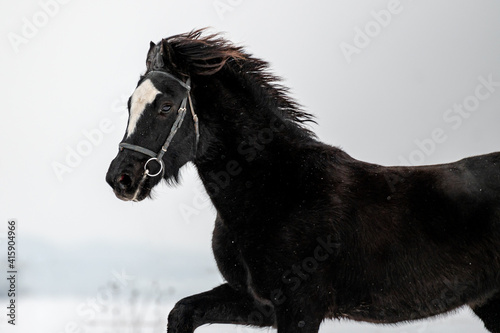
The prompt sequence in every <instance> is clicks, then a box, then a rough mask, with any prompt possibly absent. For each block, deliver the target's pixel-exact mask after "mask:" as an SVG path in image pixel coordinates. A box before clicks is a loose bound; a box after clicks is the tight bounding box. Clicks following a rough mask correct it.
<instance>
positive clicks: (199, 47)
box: [148, 29, 314, 136]
mask: <svg viewBox="0 0 500 333" xmlns="http://www.w3.org/2000/svg"><path fill="white" fill-rule="evenodd" d="M204 31H205V29H199V30H193V31H191V32H188V33H184V34H178V35H174V36H171V37H168V38H166V39H163V40H162V42H161V43H159V44H158V46H159V47H161V48H163V52H164V53H165V54H166V56H167V57H168V59H169V61H168V62H167V63H166V64H165V65H167V66H168V65H170V66H171V68H170V70H171V71H173V72H175V73H177V74H178V75H180V76H184V77H187V76H196V75H202V76H208V75H215V74H217V73H219V72H226V73H232V74H234V76H236V77H238V78H239V79H243V80H245V85H246V86H248V87H249V88H250V89H252V90H253V92H254V94H255V95H256V96H262V97H261V98H259V100H261V101H262V102H266V103H268V104H269V106H270V108H271V109H272V110H277V111H278V112H281V114H282V116H283V117H284V118H286V119H289V120H291V121H293V122H295V123H296V125H297V126H298V127H300V128H301V129H302V130H304V131H305V132H307V133H308V135H310V136H314V133H313V132H312V131H310V130H309V129H308V128H306V127H305V126H304V124H305V123H307V122H313V123H314V116H313V115H311V114H309V113H307V112H305V111H304V110H303V109H302V107H301V106H300V104H298V103H297V102H296V101H295V100H294V99H293V98H292V97H290V95H289V89H288V88H287V87H285V86H283V85H282V84H281V83H280V82H281V81H282V80H281V78H280V77H278V76H275V75H274V74H272V73H271V72H270V71H269V63H268V62H266V61H264V60H261V59H259V58H256V57H253V56H252V55H251V54H249V53H247V52H245V51H244V49H243V47H241V46H236V45H234V44H233V43H231V42H230V41H228V40H226V39H224V38H223V37H222V36H221V35H220V34H211V35H203V33H204ZM152 51H153V52H152ZM155 51H156V52H157V50H150V54H152V55H150V56H148V69H149V68H150V67H151V63H152V62H153V60H151V59H154V56H155V55H156V54H155Z"/></svg>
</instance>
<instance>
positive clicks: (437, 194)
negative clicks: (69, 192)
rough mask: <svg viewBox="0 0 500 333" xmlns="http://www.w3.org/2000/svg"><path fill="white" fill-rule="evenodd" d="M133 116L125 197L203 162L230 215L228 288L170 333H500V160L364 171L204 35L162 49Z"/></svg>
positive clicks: (217, 202)
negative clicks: (465, 313)
mask: <svg viewBox="0 0 500 333" xmlns="http://www.w3.org/2000/svg"><path fill="white" fill-rule="evenodd" d="M129 112H130V117H129V121H128V125H127V126H128V127H127V131H126V133H125V136H124V139H123V141H122V143H121V144H120V150H119V152H118V155H117V156H116V158H115V159H114V160H113V162H112V163H111V166H110V168H109V171H108V173H107V176H106V180H107V182H108V183H109V184H110V185H111V186H112V188H113V190H114V192H115V194H116V196H117V197H118V198H120V199H122V200H134V201H140V200H142V199H144V198H146V197H148V196H149V194H150V192H151V189H152V188H153V187H154V186H155V185H156V184H157V183H159V182H160V181H161V179H165V180H166V181H167V182H176V181H177V180H178V173H179V169H180V168H181V167H182V166H183V165H185V164H186V163H187V162H192V163H193V164H194V166H195V167H196V169H197V171H198V174H199V176H200V178H201V180H202V181H203V184H204V186H205V189H206V191H207V192H208V194H209V196H210V199H211V201H212V203H213V205H214V206H215V208H216V209H217V218H216V221H215V229H214V233H213V251H214V255H215V258H216V261H217V264H218V267H219V270H220V272H221V273H222V275H223V276H224V278H225V280H226V281H227V283H225V284H223V285H221V286H219V287H217V288H215V289H213V290H210V291H207V292H204V293H201V294H198V295H194V296H191V297H187V298H184V299H182V300H180V301H179V302H178V303H177V304H176V305H175V307H174V309H173V310H172V311H171V313H170V315H169V317H168V332H172V333H173V332H177V333H185V332H193V330H194V329H196V328H197V327H199V326H200V325H203V324H208V323H231V324H243V325H254V326H261V327H264V326H274V327H277V329H278V332H281V333H285V332H287V333H289V332H317V331H318V329H319V326H320V324H321V322H322V321H323V320H324V319H325V318H348V319H353V320H359V321H368V322H373V323H397V322H402V321H410V320H415V319H420V318H425V317H429V316H434V315H437V314H441V313H445V312H448V311H450V310H453V309H457V308H459V307H461V306H463V305H468V306H470V307H471V308H472V309H473V310H474V312H475V313H476V314H477V315H478V316H479V318H481V319H482V320H483V322H484V324H485V326H486V328H487V329H488V330H490V331H491V332H500V293H499V291H500V276H499V272H500V154H499V153H493V154H489V155H483V156H477V157H470V158H466V159H463V160H461V161H458V162H455V163H450V164H443V165H433V166H421V167H383V166H379V165H374V164H369V163H365V162H361V161H357V160H355V159H353V158H352V157H350V156H349V155H347V154H346V153H345V152H343V151H342V150H341V149H338V148H336V147H332V146H329V145H327V144H324V143H322V142H319V141H318V140H317V138H316V137H315V136H314V134H313V133H312V132H311V131H310V130H308V129H307V128H306V127H305V124H306V123H307V122H308V121H312V116H311V115H310V114H308V113H306V112H304V111H303V110H302V109H301V108H300V106H299V105H298V104H297V103H296V102H295V101H294V100H293V99H291V98H290V97H289V95H288V93H287V89H286V88H285V87H283V86H282V85H280V84H279V80H278V78H277V77H275V76H273V75H272V74H270V73H269V71H268V65H267V63H266V62H264V61H262V60H259V59H257V58H255V57H253V56H251V55H250V54H248V53H247V52H245V51H244V50H243V49H242V48H241V47H238V46H235V45H233V44H232V43H230V42H229V41H227V40H225V39H224V38H223V37H221V36H220V35H206V34H205V33H204V32H203V31H200V30H198V31H193V32H190V33H186V34H180V35H176V36H172V37H170V38H167V39H163V40H162V41H161V42H159V43H158V44H154V43H151V47H150V50H149V52H148V56H147V70H146V73H145V74H144V75H143V76H141V78H140V80H139V82H138V84H137V88H136V90H135V92H134V93H133V95H132V97H131V98H130V100H129ZM198 117H199V119H198Z"/></svg>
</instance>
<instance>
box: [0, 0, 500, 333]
mask: <svg viewBox="0 0 500 333" xmlns="http://www.w3.org/2000/svg"><path fill="white" fill-rule="evenodd" d="M61 2H62V0H61ZM391 4H392V5H391ZM388 6H389V7H390V8H397V10H395V11H394V12H393V13H392V14H391V17H390V19H388V18H386V21H385V22H384V24H381V23H379V22H377V20H376V18H375V17H376V16H377V15H376V14H373V13H379V16H380V13H381V11H382V10H387V8H388ZM391 6H393V7H391ZM499 15H500V3H498V2H497V1H493V0H490V1H487V0H477V1H457V0H446V1H445V0H443V1H439V2H435V1H411V0H401V1H400V2H395V1H386V0H384V1H378V0H377V1H373V0H370V1H368V0H366V1H360V0H357V1H352V0H349V1H348V0H342V1H335V2H333V1H317V2H306V1H272V2H271V1H260V0H259V1H255V0H254V1H248V0H247V1H244V0H220V1H219V0H216V1H212V0H210V1H201V0H184V1H171V0H170V1H159V0H155V1H153V0H147V1H130V0H127V1H117V0H114V1H99V2H98V1H81V0H72V1H68V2H67V3H64V4H63V3H59V2H55V0H53V1H52V0H42V1H17V2H13V1H9V2H7V1H4V0H2V1H1V2H0V18H1V22H2V25H1V31H0V37H1V38H0V48H1V53H0V70H1V71H0V73H1V75H2V79H1V81H0V82H1V83H0V84H1V89H0V91H1V97H2V98H1V100H0V101H1V111H0V112H1V121H0V236H1V237H0V260H1V262H0V268H1V269H2V271H0V305H1V307H0V328H1V330H2V332H3V331H4V329H5V328H8V329H9V332H11V331H12V332H27V331H28V329H29V330H32V329H33V328H36V330H37V331H38V332H71V331H75V332H86V331H92V332H96V331H98V330H102V331H103V332H115V331H116V332H118V331H120V332H126V331H127V330H130V331H131V332H132V331H133V330H132V328H131V327H134V329H135V331H134V332H146V331H147V328H148V327H150V328H151V327H153V328H152V329H154V328H156V326H154V325H158V327H161V328H160V331H161V329H162V327H163V325H164V323H165V321H166V319H165V318H166V314H167V313H168V310H169V308H170V307H171V305H172V304H173V303H174V302H175V301H176V300H178V299H180V298H182V297H184V296H187V295H190V294H193V293H197V292H201V291H204V290H207V289H209V288H212V287H214V286H216V285H217V284H219V283H220V282H221V278H220V277H219V275H218V273H217V269H216V267H215V263H214V260H213V259H212V254H211V250H210V239H211V230H212V228H213V220H214V210H213V208H211V206H210V204H209V203H208V202H207V201H203V200H200V198H202V199H204V200H206V196H205V195H204V194H203V190H202V187H201V184H200V181H199V180H198V178H197V175H196V173H195V172H194V169H193V167H192V166H187V167H186V168H185V169H184V172H183V181H182V183H181V186H178V187H177V188H168V187H166V186H164V185H161V186H158V189H157V190H156V191H155V200H149V201H144V202H141V203H130V202H121V201H119V200H118V199H116V197H115V196H114V195H113V193H112V191H111V189H110V188H109V186H108V185H107V184H106V183H105V181H104V177H105V173H106V170H107V168H108V165H109V163H110V161H111V160H112V159H113V158H114V156H115V154H116V152H117V144H118V142H119V141H120V140H121V137H122V135H123V133H124V130H125V124H126V118H124V117H123V115H124V114H126V109H125V105H126V99H127V98H128V96H129V95H130V94H131V92H132V91H133V89H134V88H135V84H136V82H137V79H138V77H139V75H140V74H141V73H143V72H144V70H145V57H146V52H147V50H148V48H149V41H150V40H152V41H155V42H156V41H158V40H160V39H161V38H163V37H168V36H170V35H172V34H176V33H182V32H186V31H189V30H192V29H195V28H202V27H211V30H210V31H211V32H226V34H225V36H226V38H228V39H230V40H232V41H233V42H235V43H237V44H238V45H244V46H246V49H247V50H248V51H250V52H252V53H253V54H254V55H256V56H258V57H260V58H262V59H265V60H267V61H269V62H270V64H271V68H272V70H273V72H274V73H275V74H277V75H279V76H281V77H282V78H283V79H284V83H285V85H287V86H289V87H290V88H291V93H292V95H293V96H294V97H295V98H296V99H297V100H298V101H299V102H300V103H301V104H302V105H303V106H304V108H305V109H306V110H307V111H309V112H311V113H313V114H314V115H315V116H316V120H317V123H318V124H317V125H311V128H312V129H313V130H314V131H315V132H316V133H317V134H318V136H319V138H320V139H321V140H322V141H324V142H326V143H329V144H332V145H336V146H340V147H342V148H343V149H344V150H345V151H346V152H347V153H349V154H351V155H352V156H353V157H355V158H357V159H360V160H365V161H369V162H373V163H379V164H383V165H401V164H403V163H404V162H403V161H409V162H410V163H411V164H415V165H417V164H435V163H442V162H451V161H454V160H458V159H460V158H463V157H466V156H470V155H477V154H482V153H488V152H493V151H497V150H500V131H499V130H498V127H499V124H500V122H499V121H500V112H499V111H500V110H499V106H500V87H498V86H496V87H494V88H493V91H491V92H490V94H489V95H488V97H487V98H483V100H480V101H479V104H478V105H477V106H475V107H474V110H473V111H471V112H468V114H469V115H468V116H467V117H465V116H461V117H460V119H461V123H460V125H458V123H455V122H450V121H449V118H446V115H448V116H449V115H450V114H448V112H449V111H448V110H449V109H452V108H453V107H454V105H455V104H457V105H460V104H463V103H467V102H471V101H474V96H475V93H476V89H480V91H481V92H483V93H484V92H487V91H488V90H486V88H485V87H482V88H477V87H478V86H479V85H481V82H480V80H479V79H478V78H479V77H482V78H484V79H486V80H487V79H488V77H491V80H493V81H494V82H500V62H499V61H500V43H499V39H498V38H499V37H500V20H499ZM365 29H368V31H367V33H368V34H369V35H371V37H370V36H368V38H365V39H364V40H363V38H362V37H359V31H360V30H361V31H365ZM370 29H372V30H370ZM367 39H368V40H367ZM16 41H17V42H16ZM20 41H21V42H20ZM347 44H349V45H352V47H356V45H357V46H359V47H358V51H357V53H354V54H351V56H349V57H346V55H345V54H344V53H343V51H342V47H341V46H342V45H343V46H344V47H345V45H347ZM476 100H477V99H476ZM455 116H456V114H455ZM446 119H448V120H446ZM103 122H104V123H106V124H107V125H106V126H105V127H106V128H105V129H106V133H103V132H102V130H103V129H102V128H99V126H102V124H103ZM452 125H456V126H455V127H456V128H454V127H453V126H452ZM436 129H438V131H439V130H440V133H441V134H440V136H439V137H440V140H439V141H440V142H435V141H434V142H433V143H430V141H429V140H431V139H432V133H433V131H435V130H436ZM96 131H99V133H101V134H97V132H96ZM89 133H90V135H91V136H92V135H93V136H92V138H93V142H92V140H89V139H88V137H87V136H88V135H89ZM92 133H93V134H92ZM86 135H87V136H86ZM75 152H76V153H79V156H80V158H79V159H78V158H75V157H74V154H75ZM83 155H85V156H83ZM68 161H70V162H72V163H70V164H72V165H71V166H69V165H68ZM61 165H65V166H66V167H67V168H66V169H64V170H65V171H64V172H61V171H59V172H56V171H55V169H54V166H59V167H60V166H61ZM59 170H61V169H59ZM186 212H189V213H186ZM10 218H15V219H17V224H18V238H17V241H18V258H17V262H18V267H17V268H18V270H19V275H18V281H17V289H18V290H17V291H18V298H17V304H18V308H17V314H18V318H17V325H16V326H15V327H11V325H7V324H6V317H7V316H6V312H7V310H6V309H5V306H6V304H7V301H8V299H7V297H6V292H7V289H8V286H7V284H6V281H5V278H4V277H3V276H4V274H5V275H6V270H7V268H6V260H7V259H6V242H5V241H6V238H5V236H6V234H5V233H6V231H7V221H8V219H10ZM120 274H122V275H121V276H122V277H123V276H126V277H127V278H126V279H125V280H124V281H125V282H124V281H123V280H122V281H121V282H123V283H122V284H119V287H120V288H118V289H117V288H116V285H115V289H112V290H113V291H112V292H110V290H111V289H110V288H111V287H109V286H110V285H112V283H113V281H114V282H115V283H116V282H117V281H116V276H117V275H120ZM123 274H125V275H123ZM118 283H120V282H119V281H118ZM137 295H139V296H137ZM155 295H156V296H157V295H162V296H161V297H160V298H157V299H156V303H155V304H156V307H148V306H146V305H145V304H150V303H151V302H153V303H154V301H152V300H154V299H155V297H154V296H155ZM134 297H135V298H134ZM93 299H94V300H97V302H98V303H97V306H94V307H92V306H91V305H89V304H93V303H92V302H91V301H92V300H93ZM137 299H141V300H143V302H144V303H141V304H143V306H142V307H140V306H139V307H138V306H137V304H138V301H137ZM148 302H149V303H148ZM117 304H118V305H117ZM120 304H122V305H120ZM123 304H125V305H123ZM134 304H135V305H134ZM151 304H152V303H151ZM115 305H116V306H115ZM119 306H122V308H121V309H122V310H116V308H119ZM134 306H135V308H134ZM124 308H126V309H127V310H123V309H124ZM1 309H4V310H1ZM113 309H114V310H113ZM134 309H135V310H134ZM151 309H154V310H151ZM126 311H132V312H133V311H136V312H134V313H135V314H136V315H137V316H136V317H137V318H145V317H148V316H150V317H151V318H153V319H152V321H155V320H156V321H157V322H155V324H154V325H153V324H148V323H143V324H141V323H139V324H137V323H136V324H135V326H134V325H133V324H132V323H131V320H132V319H131V318H132V317H133V316H132V315H127V314H125V313H126ZM154 311H156V312H154ZM136 317H134V318H136ZM111 320H115V322H112V321H111ZM117 322H120V323H121V324H120V325H125V326H123V327H120V326H119V324H116V323H117ZM110 323H111V324H110ZM113 323H114V324H113ZM73 324H75V325H76V326H72V325H73ZM92 325H94V326H92ZM447 328H448V329H449V330H450V332H451V331H452V330H453V332H484V329H483V328H482V324H481V323H480V322H479V321H477V320H476V319H475V318H474V317H473V316H472V315H471V314H470V313H469V312H468V310H465V311H462V312H460V313H459V314H457V315H455V316H451V317H447V319H442V318H441V319H438V320H431V321H428V322H427V321H426V322H420V323H414V324H411V325H403V326H397V327H385V326H375V325H366V324H360V323H351V322H349V323H345V322H342V323H339V322H329V323H328V324H326V325H324V326H323V327H322V331H323V332H330V331H331V332H333V331H335V332H443V331H445V330H446V329H447ZM222 329H224V330H226V331H231V332H234V331H241V330H245V331H251V330H250V329H246V328H237V327H236V326H234V327H232V326H229V327H227V326H225V327H224V328H221V326H211V327H203V328H200V329H199V332H216V331H221V330H222Z"/></svg>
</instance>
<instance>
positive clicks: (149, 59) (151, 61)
mask: <svg viewBox="0 0 500 333" xmlns="http://www.w3.org/2000/svg"><path fill="white" fill-rule="evenodd" d="M155 47H156V44H155V43H154V42H149V51H148V55H147V57H146V68H147V69H148V70H150V69H151V68H152V66H153V64H154V53H155V52H154V49H155Z"/></svg>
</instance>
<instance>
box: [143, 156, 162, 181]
mask: <svg viewBox="0 0 500 333" xmlns="http://www.w3.org/2000/svg"><path fill="white" fill-rule="evenodd" d="M151 161H156V162H158V163H159V164H160V170H159V171H158V172H157V173H155V174H153V175H150V174H149V170H148V168H147V167H148V163H149V162H151ZM144 171H146V172H148V173H147V175H148V176H149V177H155V176H158V175H159V174H160V173H161V172H162V171H163V161H162V160H160V159H158V158H157V157H151V158H150V159H149V160H147V161H146V164H144Z"/></svg>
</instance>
